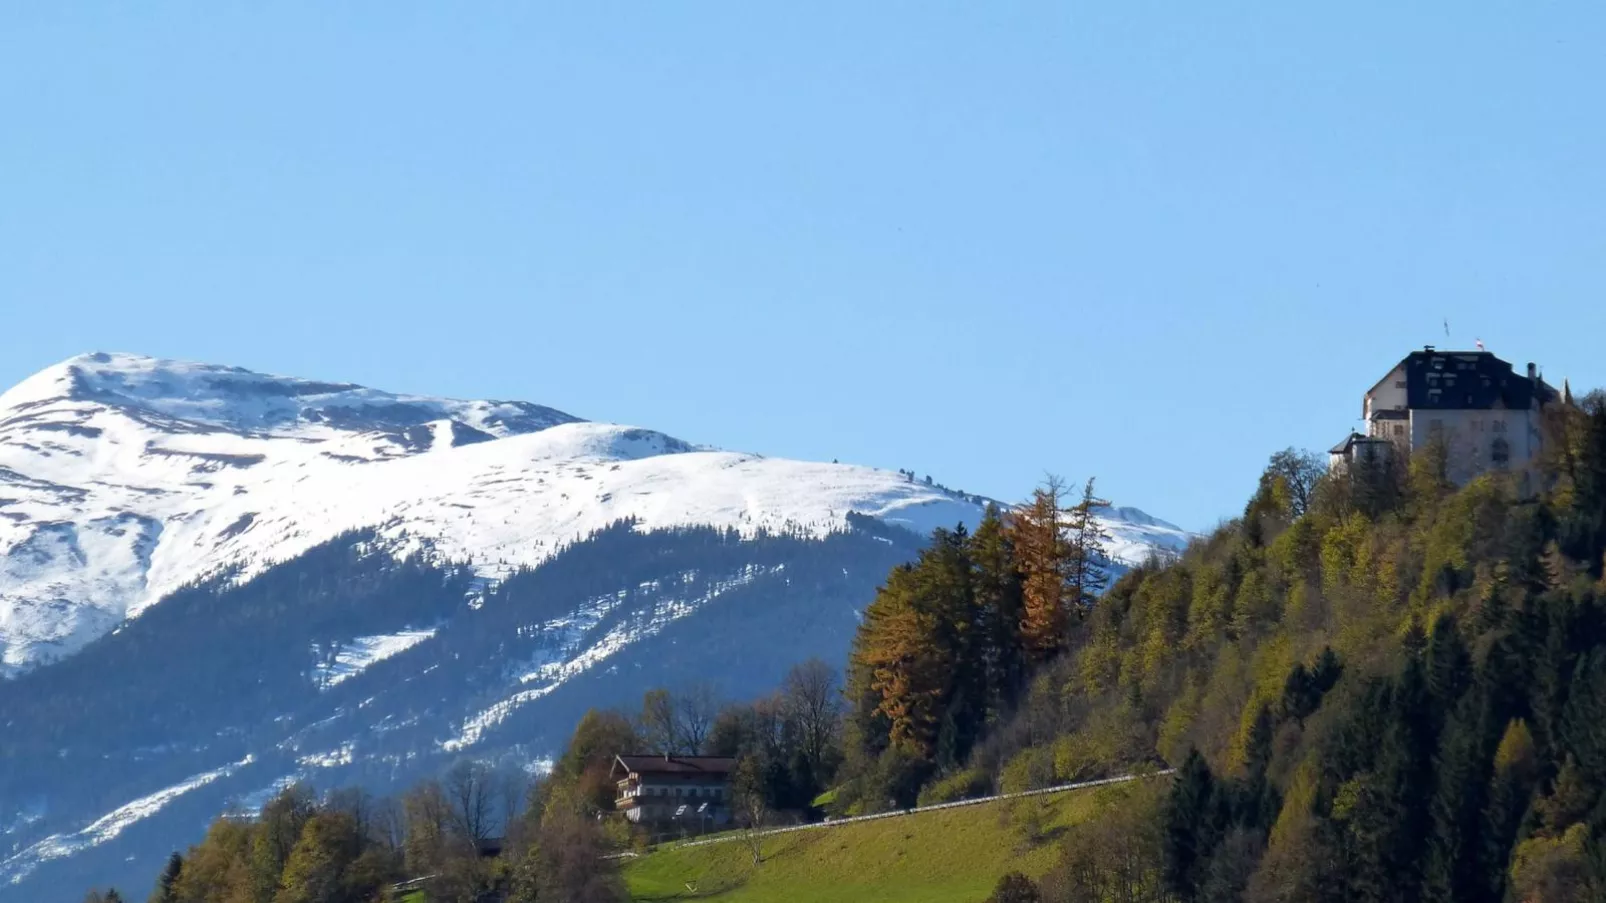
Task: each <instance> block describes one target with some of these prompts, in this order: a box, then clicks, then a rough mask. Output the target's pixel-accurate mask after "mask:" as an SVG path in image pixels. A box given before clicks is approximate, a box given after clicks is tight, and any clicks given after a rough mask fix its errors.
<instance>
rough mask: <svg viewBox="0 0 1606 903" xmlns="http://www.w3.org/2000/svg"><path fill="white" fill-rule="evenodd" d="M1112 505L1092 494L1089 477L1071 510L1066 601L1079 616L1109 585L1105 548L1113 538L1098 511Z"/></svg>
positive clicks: (1091, 605)
mask: <svg viewBox="0 0 1606 903" xmlns="http://www.w3.org/2000/svg"><path fill="white" fill-rule="evenodd" d="M1109 506H1110V503H1109V502H1107V501H1104V500H1102V499H1100V498H1098V497H1097V496H1095V495H1094V494H1093V480H1092V478H1089V479H1088V481H1087V484H1086V485H1085V486H1083V487H1082V500H1081V501H1080V502H1078V503H1076V505H1074V506H1072V508H1071V509H1070V519H1069V523H1068V530H1067V533H1068V546H1067V549H1066V552H1067V555H1068V558H1069V560H1068V561H1067V562H1066V573H1067V581H1066V582H1067V587H1066V591H1067V597H1066V598H1067V602H1068V604H1069V605H1070V610H1071V611H1072V612H1074V613H1076V614H1078V615H1082V616H1085V615H1086V613H1087V611H1088V610H1089V609H1091V608H1092V607H1093V604H1094V603H1095V602H1097V601H1098V596H1099V594H1100V593H1102V592H1104V588H1105V587H1106V586H1108V585H1109V582H1110V576H1109V570H1108V568H1107V566H1106V562H1108V560H1109V555H1108V553H1106V551H1105V548H1104V544H1105V543H1106V542H1107V541H1109V538H1110V535H1109V534H1108V533H1106V532H1104V527H1103V525H1101V524H1100V523H1099V520H1098V512H1099V511H1101V510H1102V509H1104V508H1108V507H1109Z"/></svg>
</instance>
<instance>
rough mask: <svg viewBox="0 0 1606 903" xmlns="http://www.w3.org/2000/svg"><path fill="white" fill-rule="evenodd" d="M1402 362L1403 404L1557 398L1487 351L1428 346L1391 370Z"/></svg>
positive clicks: (1511, 405) (1465, 405) (1439, 406)
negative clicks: (1403, 380) (1451, 349)
mask: <svg viewBox="0 0 1606 903" xmlns="http://www.w3.org/2000/svg"><path fill="white" fill-rule="evenodd" d="M1400 367H1404V368H1405V396H1406V401H1405V403H1406V407H1408V408H1411V409H1426V410H1463V411H1469V410H1470V411H1482V410H1494V409H1507V410H1519V411H1520V410H1527V409H1529V408H1531V407H1533V406H1534V402H1535V401H1538V402H1539V403H1540V404H1545V403H1547V402H1551V401H1554V400H1556V398H1557V397H1558V396H1557V392H1556V390H1555V389H1554V388H1553V387H1551V386H1550V385H1548V384H1546V383H1545V381H1544V380H1543V379H1537V378H1536V379H1529V378H1528V377H1527V376H1526V375H1525V374H1521V373H1518V372H1517V371H1516V369H1515V368H1513V367H1512V366H1511V364H1510V363H1509V362H1507V361H1503V360H1501V359H1500V358H1498V357H1495V356H1494V354H1492V353H1491V352H1488V351H1437V350H1431V349H1424V350H1422V351H1413V352H1411V353H1410V354H1408V355H1406V356H1405V358H1404V360H1402V361H1400V363H1399V364H1398V365H1396V366H1395V367H1393V368H1391V369H1390V370H1389V372H1390V373H1393V372H1394V370H1397V369H1399V368H1400ZM1384 379H1387V377H1384ZM1379 385H1381V383H1379ZM1373 388H1374V391H1375V389H1376V387H1373Z"/></svg>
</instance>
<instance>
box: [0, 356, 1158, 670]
mask: <svg viewBox="0 0 1606 903" xmlns="http://www.w3.org/2000/svg"><path fill="white" fill-rule="evenodd" d="M850 511H852V512H858V513H861V514H866V515H870V516H872V517H877V518H881V519H883V520H886V521H889V522H893V523H897V524H900V525H903V526H907V527H909V528H911V529H913V530H915V531H917V532H921V533H925V532H929V530H930V529H931V528H933V527H935V526H939V525H949V526H951V525H953V524H954V523H957V522H961V521H971V520H974V518H975V516H976V514H977V511H978V505H977V502H976V501H974V500H972V499H970V498H967V497H964V496H959V495H955V494H954V493H951V492H947V491H944V490H940V489H937V488H933V487H931V486H928V485H926V484H925V483H923V482H917V481H914V480H912V479H909V478H907V477H905V476H904V475H902V474H897V473H889V472H887V471H882V470H875V469H871V468H866V467H857V466H852V465H841V464H815V463H805V462H799V461H788V460H783V459H775V458H765V457H762V456H758V455H750V454H739V453H734V452H725V451H718V450H714V449H706V448H698V447H695V446H693V445H691V444H689V443H686V442H683V441H681V440H678V439H674V438H672V437H669V436H666V435H663V434H662V433H657V432H652V431H650V430H644V429H638V428H633V427H625V426H618V425H614V424H604V423H589V422H585V421H582V420H580V419H579V418H577V417H573V416H571V415H569V414H565V413H563V412H561V411H556V410H553V409H551V408H546V407H541V406H539V405H534V404H528V403H524V402H497V401H456V400H451V399H443V398H425V397H417V396H405V395H393V394H390V393H387V392H380V391H376V390H373V389H367V388H364V387H361V386H355V385H345V384H333V383H326V382H314V381H310V380H303V379H292V378H285V377H276V376H266V375H262V374H258V373H252V372H250V371H247V370H241V369H238V368H233V367H220V366H213V365H206V364H192V363H182V362H176V361H165V360H156V359H152V358H148V357H140V356H135V355H128V354H91V355H85V356H82V357H77V358H73V359H71V360H68V361H65V362H63V363H61V364H58V365H56V366H54V367H51V368H49V369H47V370H44V371H42V372H40V373H38V374H37V375H35V376H33V377H31V378H29V379H28V380H26V381H24V382H23V383H21V384H20V385H18V386H16V387H15V388H13V389H11V390H10V391H8V392H6V393H5V394H4V395H0V675H4V674H6V673H15V672H16V671H18V670H21V669H25V668H27V667H29V666H32V665H35V664H37V663H39V662H42V661H49V660H52V659H56V658H60V657H61V656H63V655H67V654H71V653H72V652H74V651H76V650H77V649H79V648H81V647H82V646H83V645H84V644H85V643H87V642H89V641H90V640H93V639H95V638H96V637H98V636H100V635H102V634H104V633H106V632H107V631H109V630H111V629H113V628H114V627H116V626H117V625H118V624H119V623H121V622H122V621H123V619H124V618H129V617H137V616H138V615H139V614H140V613H141V612H142V611H144V610H145V609H146V608H147V607H149V606H150V605H153V604H155V603H156V602H158V601H159V600H160V599H161V598H163V597H164V596H166V595H167V594H169V593H171V592H173V591H174V590H175V589H177V588H179V587H180V586H183V585H184V584H186V583H190V582H192V581H195V580H197V579H199V578H202V577H206V576H209V575H213V574H217V573H220V572H223V571H234V572H236V573H237V575H238V576H239V577H240V578H248V577H250V576H251V575H252V574H254V573H256V572H257V571H259V570H260V569H261V568H262V567H264V566H265V565H267V564H270V563H272V562H276V561H284V560H287V559H290V558H293V557H295V556H296V555H298V554H300V553H302V552H304V551H305V550H307V549H308V548H311V547H312V546H313V545H316V544H317V543H320V542H323V541H326V540H328V539H330V538H331V537H333V536H336V535H338V534H340V533H342V532H344V531H347V530H351V529H356V528H364V527H371V528H375V529H377V530H378V532H379V535H380V537H381V540H382V541H383V542H384V543H385V544H386V545H387V546H389V547H390V548H392V549H394V550H395V551H396V552H397V553H398V554H402V553H405V552H409V551H414V550H417V549H420V548H425V547H428V548H431V549H433V550H434V551H435V552H437V553H438V554H441V555H444V556H446V557H449V558H451V559H452V560H456V561H467V562H470V563H471V564H472V566H473V567H474V568H475V569H476V570H477V571H478V572H480V573H481V574H482V575H483V576H487V577H495V576H500V575H502V574H504V573H506V572H508V571H509V570H510V569H512V568H517V567H528V566H534V565H537V564H540V563H541V562H542V561H544V560H545V559H546V558H547V557H549V556H550V555H551V554H552V553H553V552H554V551H555V550H556V549H558V548H559V547H561V546H562V545H563V544H565V543H567V542H570V541H572V540H574V539H576V538H577V537H580V536H584V535H585V534H587V533H590V532H591V531H593V530H596V529H599V528H601V527H604V526H606V525H608V524H610V523H613V522H615V521H618V520H620V519H622V518H625V517H633V518H635V519H636V520H637V521H639V526H640V528H641V529H644V530H651V529H655V528H659V527H665V526H678V525H686V524H707V525H712V526H720V527H734V528H736V529H738V530H741V531H744V532H745V533H749V534H750V533H752V532H753V531H755V530H757V529H760V528H768V529H771V530H783V529H799V530H803V531H806V532H808V533H811V534H813V535H823V534H824V533H826V532H829V531H831V530H834V529H839V528H840V527H842V525H843V524H844V523H845V518H846V516H847V514H848V512H850ZM1105 527H1106V529H1108V530H1109V532H1110V534H1111V536H1112V537H1113V539H1114V543H1113V547H1112V551H1113V553H1114V555H1115V557H1117V558H1122V559H1126V560H1136V559H1138V558H1140V557H1141V556H1142V555H1143V554H1145V553H1146V551H1147V550H1148V549H1150V548H1178V547H1180V546H1181V545H1182V544H1183V543H1185V541H1186V536H1185V534H1184V533H1183V532H1182V531H1181V530H1179V529H1177V528H1176V527H1173V526H1171V525H1169V524H1165V523H1163V522H1161V521H1157V520H1155V519H1153V518H1150V517H1148V516H1147V515H1144V514H1143V513H1142V512H1139V511H1135V510H1134V509H1115V510H1113V511H1112V512H1111V514H1110V516H1109V518H1108V519H1107V520H1106V521H1105Z"/></svg>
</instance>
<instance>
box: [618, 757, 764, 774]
mask: <svg viewBox="0 0 1606 903" xmlns="http://www.w3.org/2000/svg"><path fill="white" fill-rule="evenodd" d="M618 765H623V766H624V767H625V769H626V770H627V771H633V772H635V773H637V774H707V775H724V774H729V773H731V772H732V771H735V770H736V760H735V759H733V758H730V757H728V756H669V757H667V758H666V757H664V756H652V755H636V756H619V757H618V761H617V763H616V765H615V770H618V769H617V766H618Z"/></svg>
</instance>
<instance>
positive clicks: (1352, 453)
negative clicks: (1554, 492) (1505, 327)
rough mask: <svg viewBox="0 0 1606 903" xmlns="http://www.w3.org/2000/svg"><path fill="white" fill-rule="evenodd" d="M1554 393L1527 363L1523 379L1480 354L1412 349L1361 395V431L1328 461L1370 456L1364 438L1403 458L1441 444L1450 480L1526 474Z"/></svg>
mask: <svg viewBox="0 0 1606 903" xmlns="http://www.w3.org/2000/svg"><path fill="white" fill-rule="evenodd" d="M1555 397H1556V393H1555V390H1553V389H1551V388H1550V387H1549V386H1547V385H1545V383H1544V381H1543V380H1541V379H1540V378H1539V376H1538V373H1537V370H1536V368H1535V367H1534V365H1532V364H1529V365H1528V368H1527V374H1526V376H1524V375H1523V374H1519V373H1517V372H1515V371H1514V370H1513V368H1512V366H1511V365H1510V364H1508V363H1506V362H1505V361H1502V360H1500V359H1499V358H1497V357H1495V356H1494V355H1492V354H1489V353H1487V352H1482V351H1479V352H1439V351H1435V350H1434V349H1433V348H1431V347H1429V348H1427V349H1425V350H1424V351H1419V352H1412V353H1411V354H1410V355H1408V356H1407V357H1406V358H1405V359H1404V360H1402V361H1400V363H1399V364H1397V365H1395V367H1394V368H1393V369H1391V370H1390V371H1389V372H1388V374H1387V375H1385V376H1384V377H1383V378H1382V379H1381V380H1379V381H1378V382H1377V383H1376V384H1375V385H1373V386H1372V388H1371V389H1369V390H1368V391H1367V392H1366V394H1365V396H1363V399H1362V403H1361V416H1362V418H1363V419H1364V421H1365V424H1366V427H1365V432H1364V433H1362V434H1357V436H1354V437H1351V438H1350V439H1348V440H1346V442H1345V443H1344V444H1342V445H1340V446H1339V447H1337V448H1334V449H1333V452H1332V462H1331V465H1330V466H1331V467H1334V468H1336V467H1338V466H1339V465H1340V464H1344V465H1348V464H1353V463H1356V461H1357V460H1358V459H1359V457H1360V456H1361V455H1362V454H1363V453H1364V455H1365V456H1366V457H1367V458H1368V459H1369V460H1375V459H1376V458H1377V452H1378V447H1377V446H1376V444H1375V443H1368V442H1366V441H1364V440H1362V439H1360V438H1359V437H1360V436H1364V437H1365V439H1367V440H1378V439H1382V440H1387V441H1388V442H1389V443H1390V444H1391V446H1392V448H1393V449H1394V450H1396V451H1397V452H1399V453H1400V455H1401V456H1402V457H1404V456H1407V455H1409V454H1410V453H1412V452H1414V451H1418V450H1420V449H1423V448H1426V447H1428V446H1429V445H1431V444H1433V443H1435V442H1442V443H1443V446H1444V449H1445V455H1446V477H1447V478H1448V479H1449V480H1450V481H1451V482H1453V483H1456V484H1463V483H1466V482H1467V481H1468V480H1471V479H1472V478H1474V477H1476V476H1477V475H1479V474H1481V473H1485V472H1488V471H1492V470H1500V471H1513V472H1519V473H1522V474H1524V475H1525V476H1526V474H1527V473H1528V472H1529V471H1530V470H1531V469H1532V468H1533V467H1534V465H1535V464H1536V462H1537V460H1538V457H1539V454H1540V449H1541V444H1542V434H1541V421H1542V407H1543V405H1544V404H1545V403H1546V402H1547V401H1548V400H1553V399H1555Z"/></svg>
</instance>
